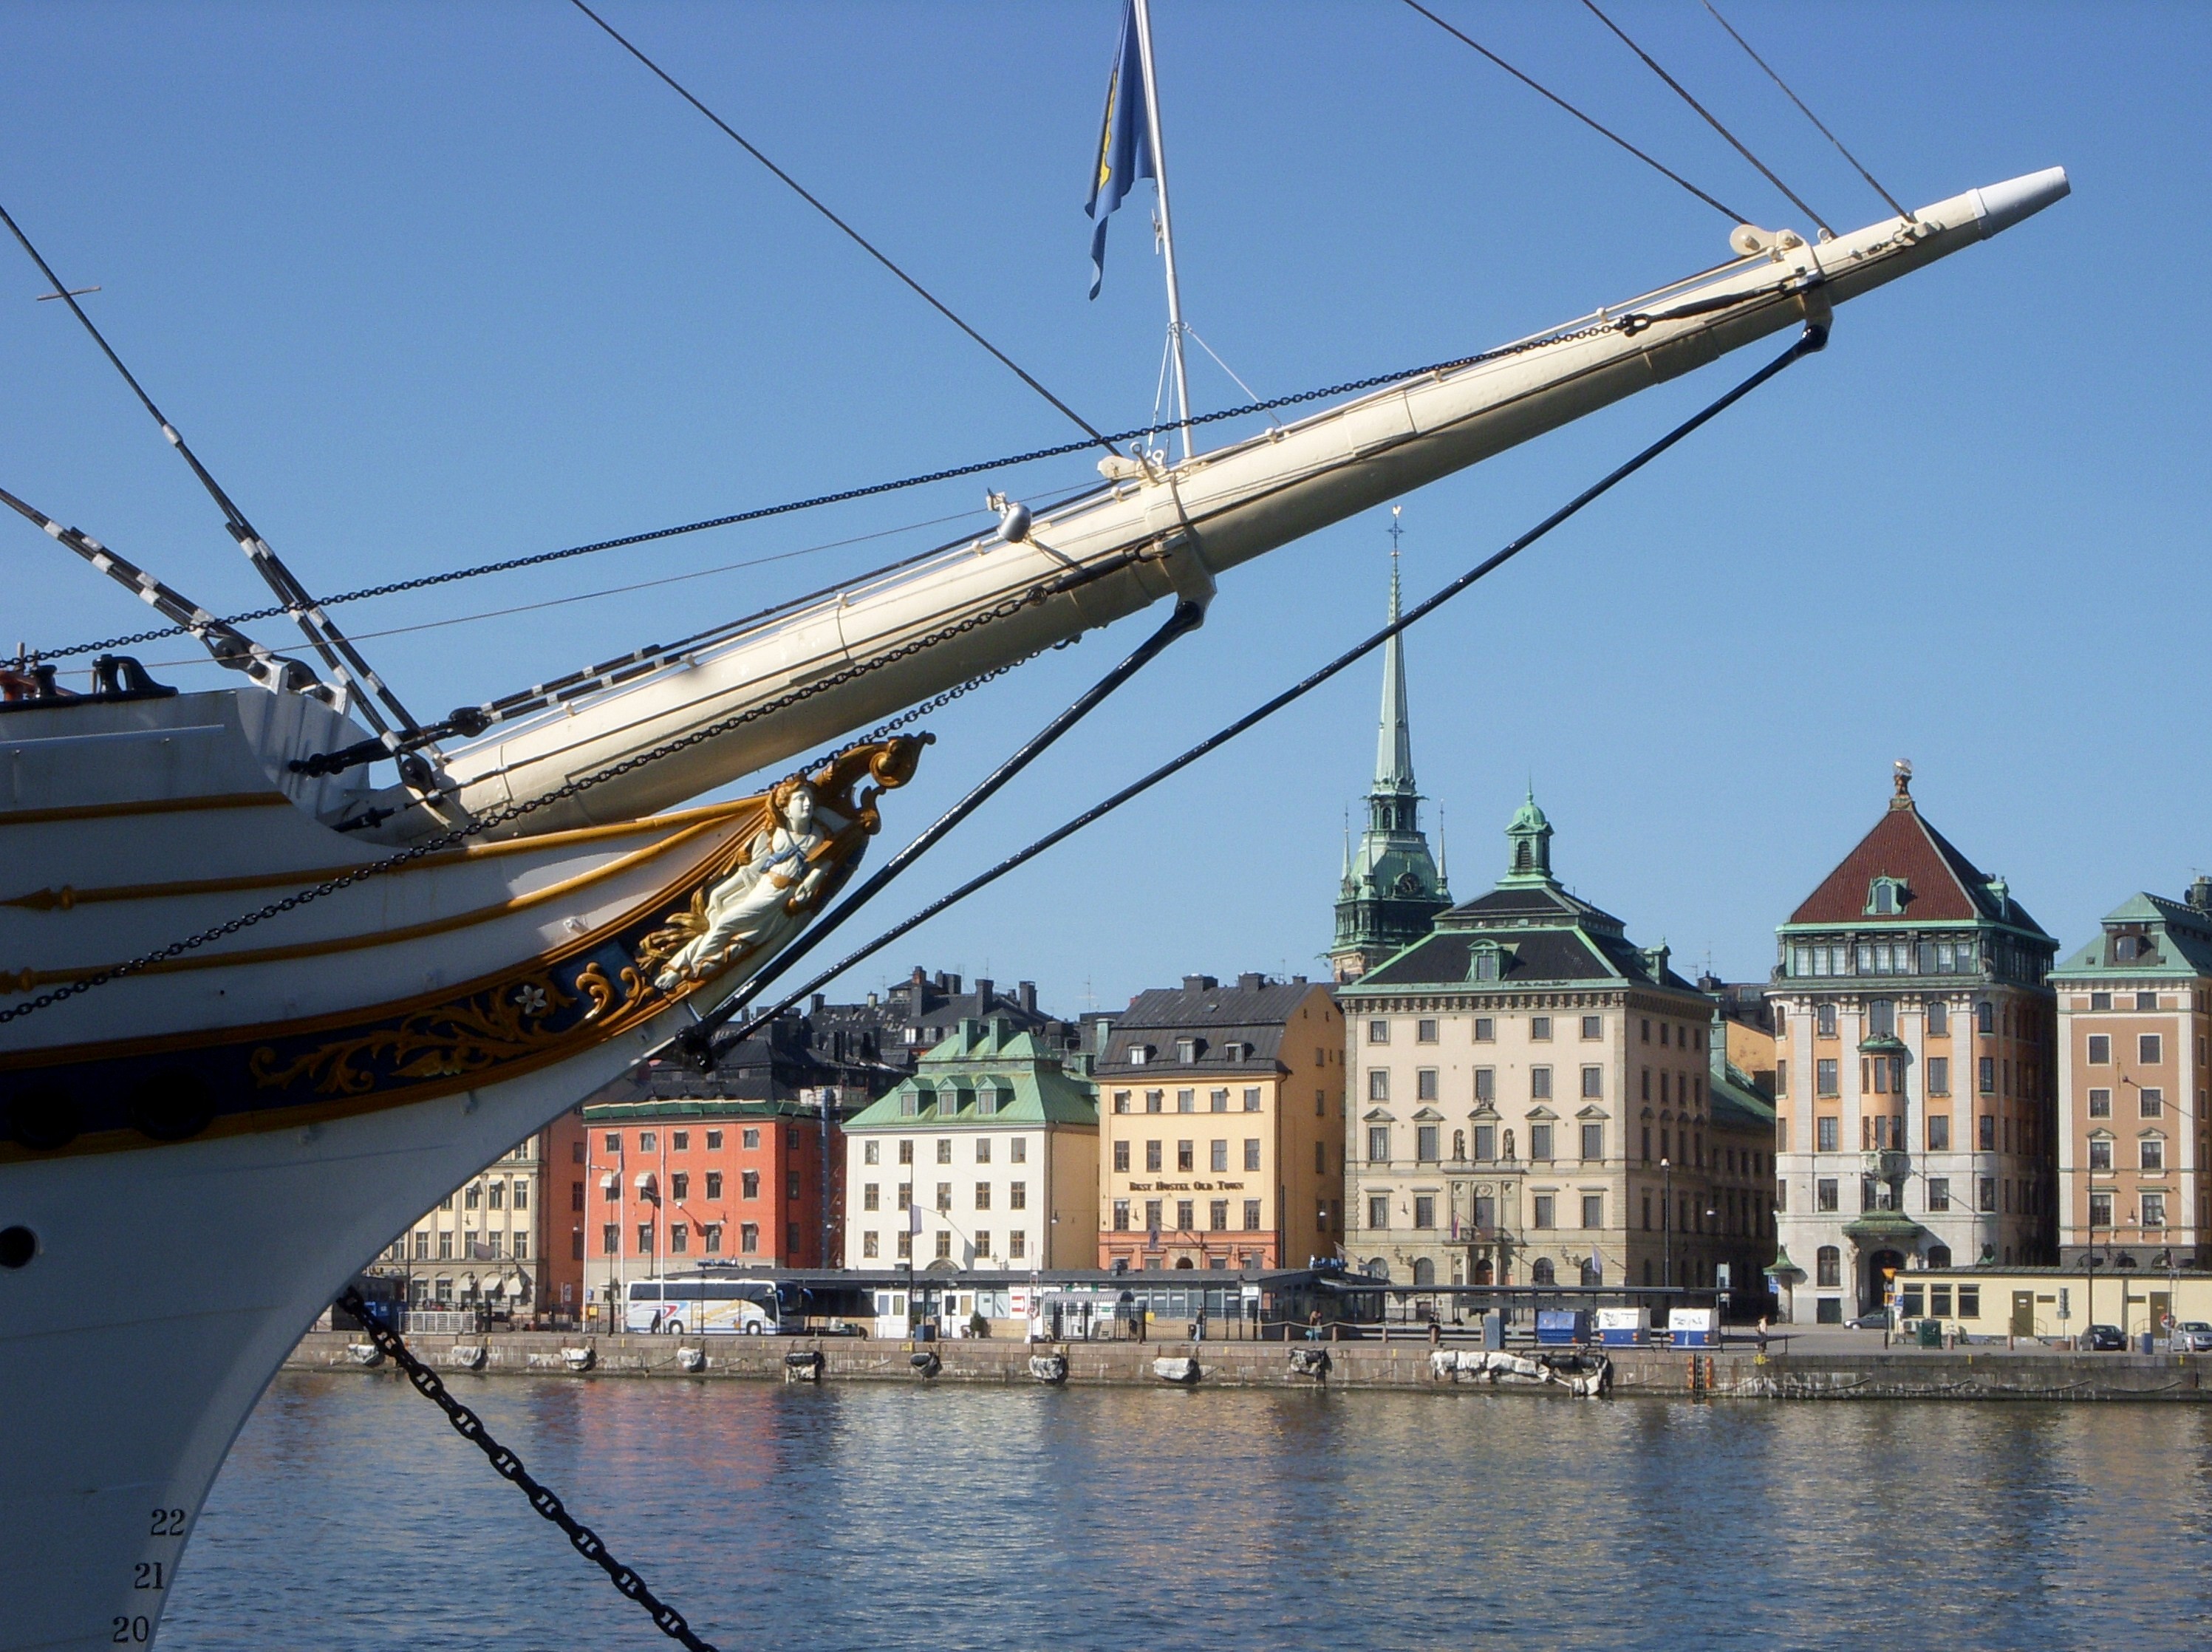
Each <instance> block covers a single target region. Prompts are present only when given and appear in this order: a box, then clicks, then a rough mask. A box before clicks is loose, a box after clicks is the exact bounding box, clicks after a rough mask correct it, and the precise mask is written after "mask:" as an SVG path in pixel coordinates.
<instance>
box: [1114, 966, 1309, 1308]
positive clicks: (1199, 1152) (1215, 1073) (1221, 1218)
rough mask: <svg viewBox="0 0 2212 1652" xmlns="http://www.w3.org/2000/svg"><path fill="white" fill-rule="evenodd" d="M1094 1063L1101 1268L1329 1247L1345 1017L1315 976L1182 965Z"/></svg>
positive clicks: (1285, 1262)
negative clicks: (1278, 977)
mask: <svg viewBox="0 0 2212 1652" xmlns="http://www.w3.org/2000/svg"><path fill="white" fill-rule="evenodd" d="M1093 1071H1094V1076H1095V1077H1096V1078H1097V1084H1098V1094H1099V1100H1100V1107H1099V1116H1098V1124H1099V1154H1100V1169H1099V1176H1098V1187H1097V1192H1096V1197H1097V1200H1098V1201H1099V1222H1098V1251H1097V1261H1098V1266H1101V1267H1113V1266H1117V1265H1119V1266H1126V1267H1131V1268H1278V1267H1292V1266H1304V1265H1305V1263H1306V1262H1307V1261H1308V1260H1310V1259H1311V1258H1313V1257H1316V1256H1334V1255H1335V1254H1338V1236H1339V1235H1340V1232H1341V1231H1342V1228H1343V1223H1344V1018H1343V1017H1341V1016H1340V1015H1339V1014H1338V1013H1337V1008H1336V1005H1335V1002H1334V999H1333V998H1332V996H1331V993H1330V990H1329V988H1328V987H1325V986H1322V985H1319V984H1317V983H1315V982H1310V981H1307V980H1306V979H1305V977H1304V976H1303V975H1293V976H1291V979H1290V980H1289V981H1271V980H1269V979H1268V978H1267V976H1265V975H1239V976H1238V977H1237V980H1236V981H1234V982H1233V983H1231V984H1224V983H1223V982H1221V981H1217V980H1216V979H1214V977H1212V975H1185V976H1184V977H1183V981H1182V987H1179V988H1175V987H1164V988H1158V989H1155V990H1152V991H1149V992H1143V993H1138V994H1137V996H1136V997H1135V998H1133V999H1131V1000H1130V1001H1129V1007H1128V1010H1127V1012H1126V1013H1125V1014H1123V1015H1122V1017H1121V1019H1120V1021H1119V1022H1118V1023H1116V1024H1115V1027H1114V1028H1113V1029H1112V1032H1111V1035H1110V1036H1109V1039H1108V1041H1107V1044H1106V1048H1105V1051H1104V1053H1103V1055H1102V1056H1101V1057H1100V1058H1099V1060H1098V1061H1097V1065H1096V1066H1095V1068H1094V1070H1093Z"/></svg>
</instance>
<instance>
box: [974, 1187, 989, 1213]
mask: <svg viewBox="0 0 2212 1652" xmlns="http://www.w3.org/2000/svg"><path fill="white" fill-rule="evenodd" d="M990 1208H991V1184H990V1183H989V1182H987V1181H979V1182H977V1183H976V1184H975V1209H977V1210H979V1211H987V1210H989V1209H990Z"/></svg>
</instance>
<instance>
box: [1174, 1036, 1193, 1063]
mask: <svg viewBox="0 0 2212 1652" xmlns="http://www.w3.org/2000/svg"><path fill="white" fill-rule="evenodd" d="M1195 1060H1198V1040H1196V1039H1195V1038H1178V1039H1176V1062H1177V1063H1178V1064H1179V1065H1181V1066H1190V1065H1191V1063H1192V1062H1194V1061H1195Z"/></svg>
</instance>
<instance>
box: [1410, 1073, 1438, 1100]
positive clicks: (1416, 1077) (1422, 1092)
mask: <svg viewBox="0 0 2212 1652" xmlns="http://www.w3.org/2000/svg"><path fill="white" fill-rule="evenodd" d="M1442 1095H1443V1091H1442V1090H1439V1089H1438V1087H1437V1070H1436V1069H1435V1068H1434V1067H1422V1068H1420V1069H1419V1070H1418V1071H1416V1072H1414V1074H1413V1098H1414V1099H1415V1100H1416V1101H1422V1102H1433V1101H1437V1100H1438V1099H1440V1097H1441V1096H1442Z"/></svg>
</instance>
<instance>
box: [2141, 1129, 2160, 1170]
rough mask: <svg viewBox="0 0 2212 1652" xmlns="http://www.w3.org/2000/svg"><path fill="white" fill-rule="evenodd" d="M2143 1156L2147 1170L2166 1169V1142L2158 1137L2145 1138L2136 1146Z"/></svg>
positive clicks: (2143, 1164) (2143, 1165)
mask: <svg viewBox="0 0 2212 1652" xmlns="http://www.w3.org/2000/svg"><path fill="white" fill-rule="evenodd" d="M2136 1147H2137V1149H2138V1151H2140V1152H2141V1153H2142V1168H2143V1169H2146V1170H2163V1169H2166V1142H2165V1140H2164V1139H2162V1138H2160V1137H2158V1136H2145V1137H2144V1138H2143V1139H2142V1141H2140V1142H2138V1143H2137V1144H2136Z"/></svg>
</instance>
